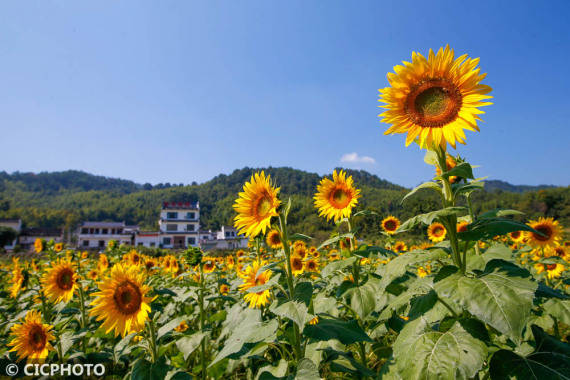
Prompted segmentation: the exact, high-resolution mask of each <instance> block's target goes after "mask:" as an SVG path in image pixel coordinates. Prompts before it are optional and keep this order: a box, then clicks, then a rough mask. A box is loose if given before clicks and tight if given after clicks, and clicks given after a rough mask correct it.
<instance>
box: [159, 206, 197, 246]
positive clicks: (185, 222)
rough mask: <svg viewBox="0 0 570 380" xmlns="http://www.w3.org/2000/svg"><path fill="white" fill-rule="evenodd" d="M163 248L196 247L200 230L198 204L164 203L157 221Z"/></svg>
mask: <svg viewBox="0 0 570 380" xmlns="http://www.w3.org/2000/svg"><path fill="white" fill-rule="evenodd" d="M158 225H159V232H160V245H161V246H162V247H163V248H175V249H180V248H187V247H197V246H198V236H199V234H198V232H199V230H200V204H199V202H196V203H193V202H164V203H163V204H162V209H161V210H160V219H159V221H158Z"/></svg>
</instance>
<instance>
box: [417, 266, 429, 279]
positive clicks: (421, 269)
mask: <svg viewBox="0 0 570 380" xmlns="http://www.w3.org/2000/svg"><path fill="white" fill-rule="evenodd" d="M430 273H431V265H429V264H426V266H425V267H419V268H418V276H419V277H425V276H427V275H428V274H430Z"/></svg>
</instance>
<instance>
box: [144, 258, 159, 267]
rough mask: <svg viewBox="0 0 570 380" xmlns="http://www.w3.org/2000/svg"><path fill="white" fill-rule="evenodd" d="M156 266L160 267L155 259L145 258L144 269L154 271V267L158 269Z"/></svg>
mask: <svg viewBox="0 0 570 380" xmlns="http://www.w3.org/2000/svg"><path fill="white" fill-rule="evenodd" d="M156 266H158V264H157V263H156V260H155V259H153V258H152V257H148V258H145V260H144V267H145V268H146V269H147V270H152V268H154V267H156Z"/></svg>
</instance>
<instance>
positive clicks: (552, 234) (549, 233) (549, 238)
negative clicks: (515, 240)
mask: <svg viewBox="0 0 570 380" xmlns="http://www.w3.org/2000/svg"><path fill="white" fill-rule="evenodd" d="M527 224H528V225H529V226H530V227H532V228H534V229H535V230H537V231H538V232H541V233H542V234H544V235H545V236H542V235H539V234H537V233H534V232H531V231H527V232H526V236H527V237H528V238H529V240H528V243H529V244H530V245H531V246H533V247H542V248H547V247H555V246H557V245H559V242H560V240H561V239H562V227H561V226H560V224H558V221H555V220H554V219H553V218H539V219H538V220H531V221H529V222H528V223H527Z"/></svg>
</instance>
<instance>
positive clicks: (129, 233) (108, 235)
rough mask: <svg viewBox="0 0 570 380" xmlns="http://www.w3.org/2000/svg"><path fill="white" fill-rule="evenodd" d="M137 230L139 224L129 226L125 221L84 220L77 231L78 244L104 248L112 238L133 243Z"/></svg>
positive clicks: (119, 241) (128, 243)
mask: <svg viewBox="0 0 570 380" xmlns="http://www.w3.org/2000/svg"><path fill="white" fill-rule="evenodd" d="M137 231H138V227H137V226H128V225H126V224H125V222H83V223H81V225H80V226H79V229H78V232H77V246H78V247H79V248H83V249H92V248H99V249H104V248H105V247H107V245H108V244H109V242H110V241H111V240H115V241H116V242H117V243H118V244H125V245H132V244H133V243H134V238H135V234H136V232H137Z"/></svg>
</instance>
